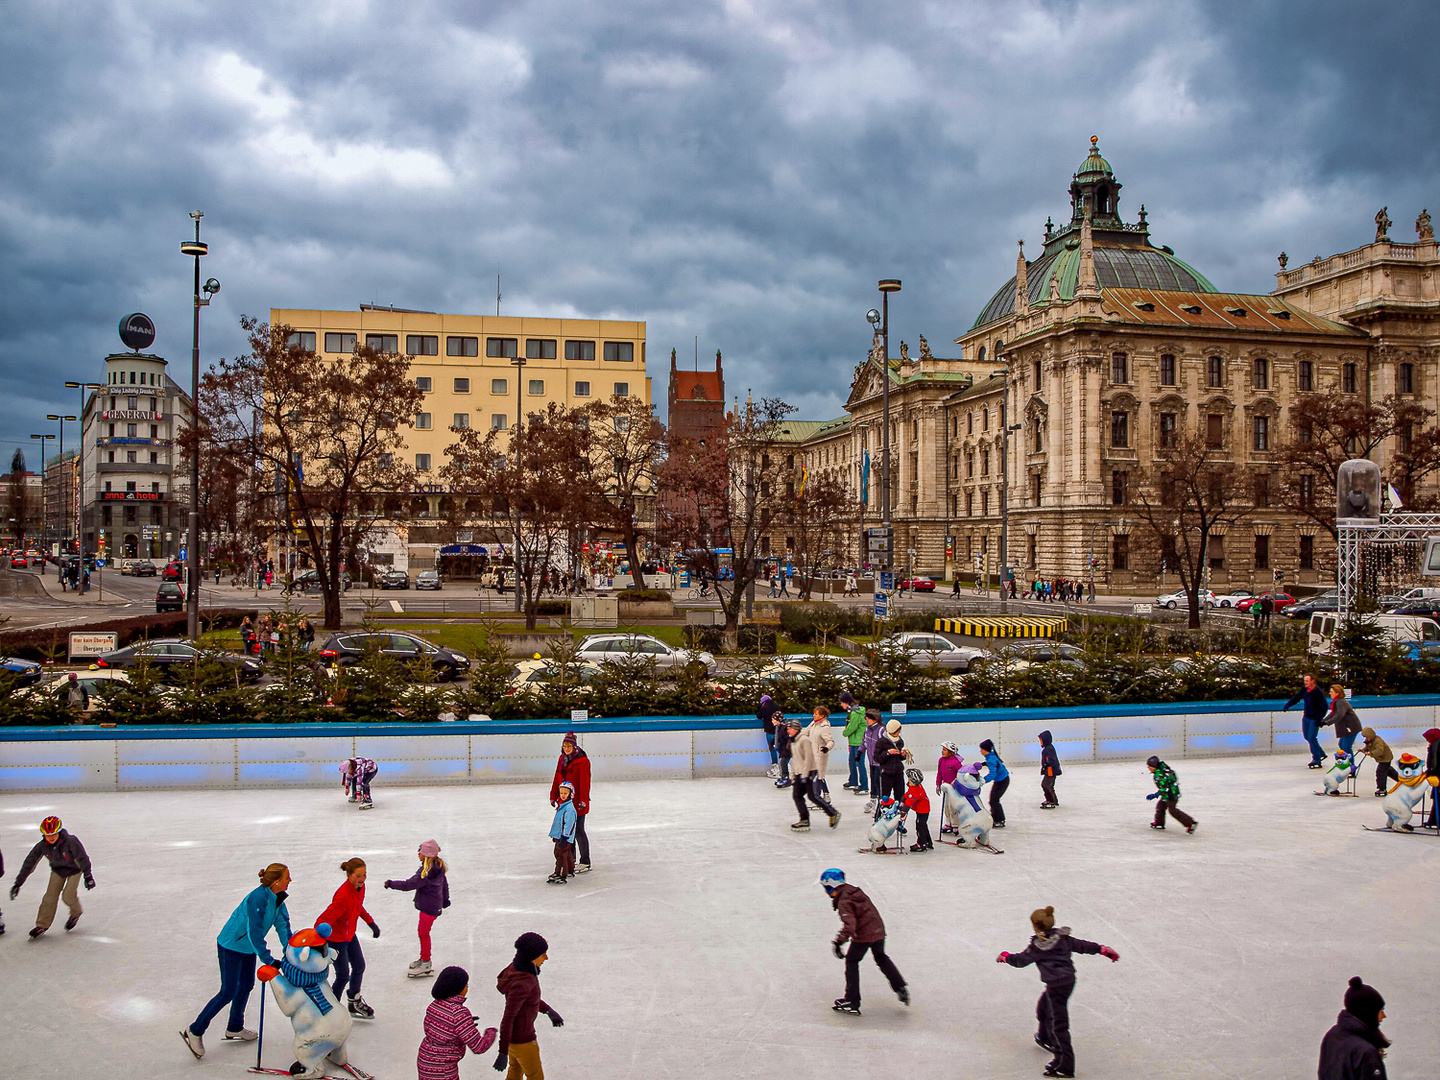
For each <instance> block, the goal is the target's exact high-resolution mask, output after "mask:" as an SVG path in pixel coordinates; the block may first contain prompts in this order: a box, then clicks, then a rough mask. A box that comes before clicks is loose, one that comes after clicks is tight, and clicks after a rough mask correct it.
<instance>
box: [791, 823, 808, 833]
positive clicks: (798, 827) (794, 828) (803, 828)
mask: <svg viewBox="0 0 1440 1080" xmlns="http://www.w3.org/2000/svg"><path fill="white" fill-rule="evenodd" d="M790 831H791V832H809V831H810V823H809V822H808V821H797V822H795V824H794V825H791V826H790Z"/></svg>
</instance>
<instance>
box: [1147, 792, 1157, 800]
mask: <svg viewBox="0 0 1440 1080" xmlns="http://www.w3.org/2000/svg"><path fill="white" fill-rule="evenodd" d="M1159 797H1160V793H1159V792H1158V791H1152V792H1150V794H1149V795H1146V796H1145V798H1146V799H1147V800H1149V799H1158V798H1159Z"/></svg>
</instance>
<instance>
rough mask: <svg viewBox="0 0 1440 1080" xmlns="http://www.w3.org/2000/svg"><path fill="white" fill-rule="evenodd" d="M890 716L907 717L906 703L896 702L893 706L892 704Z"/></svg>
mask: <svg viewBox="0 0 1440 1080" xmlns="http://www.w3.org/2000/svg"><path fill="white" fill-rule="evenodd" d="M890 715H891V716H904V715H905V702H903V701H897V702H894V703H893V704H891V706H890Z"/></svg>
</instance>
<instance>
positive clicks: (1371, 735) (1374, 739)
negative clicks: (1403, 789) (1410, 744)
mask: <svg viewBox="0 0 1440 1080" xmlns="http://www.w3.org/2000/svg"><path fill="white" fill-rule="evenodd" d="M1360 735H1361V737H1362V738H1363V739H1364V740H1365V745H1364V746H1362V747H1361V749H1362V750H1363V751H1364V752H1365V753H1367V754H1369V755H1370V760H1371V761H1373V762H1375V797H1376V798H1377V799H1383V798H1384V797H1385V781H1386V780H1389V779H1392V778H1393V777H1395V776H1396V775H1397V773H1396V772H1395V766H1394V765H1393V764H1392V762H1394V760H1395V751H1393V750H1391V749H1390V744H1389V743H1387V742H1386V741H1385V740H1384V739H1382V738H1381V737H1380V736H1379V735H1376V734H1375V729H1374V728H1368V727H1367V728H1361V729H1360Z"/></svg>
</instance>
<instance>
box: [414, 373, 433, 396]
mask: <svg viewBox="0 0 1440 1080" xmlns="http://www.w3.org/2000/svg"><path fill="white" fill-rule="evenodd" d="M415 385H416V386H417V387H419V388H420V389H421V390H423V391H424V392H425V393H427V394H428V393H430V387H431V382H430V376H429V375H417V376H416V377H415Z"/></svg>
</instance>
